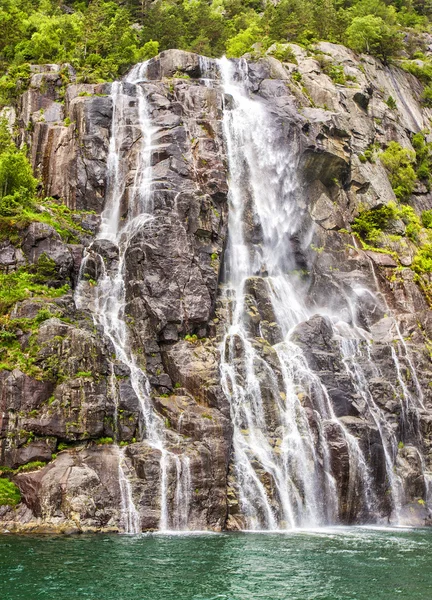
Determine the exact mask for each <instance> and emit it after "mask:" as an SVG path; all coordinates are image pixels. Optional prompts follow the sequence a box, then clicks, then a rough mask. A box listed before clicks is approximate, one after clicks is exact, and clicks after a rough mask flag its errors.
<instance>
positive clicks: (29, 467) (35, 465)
mask: <svg viewBox="0 0 432 600" xmlns="http://www.w3.org/2000/svg"><path fill="white" fill-rule="evenodd" d="M45 465H46V462H43V461H41V460H35V461H32V462H29V463H27V464H25V465H21V466H20V467H18V469H15V471H14V472H15V473H27V472H28V471H37V470H38V469H42V467H45Z"/></svg>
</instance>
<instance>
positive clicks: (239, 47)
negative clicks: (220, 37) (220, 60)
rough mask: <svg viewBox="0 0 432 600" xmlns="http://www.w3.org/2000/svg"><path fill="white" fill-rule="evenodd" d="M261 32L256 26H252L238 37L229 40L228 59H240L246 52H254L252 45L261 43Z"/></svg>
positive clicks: (227, 46) (227, 47)
mask: <svg viewBox="0 0 432 600" xmlns="http://www.w3.org/2000/svg"><path fill="white" fill-rule="evenodd" d="M260 37H261V31H260V30H259V29H258V27H257V26H256V25H251V26H250V27H248V28H247V29H244V30H243V31H240V32H239V33H238V34H237V35H235V36H234V37H232V38H231V39H230V40H228V42H227V45H226V54H227V56H228V57H240V56H242V55H243V54H246V52H251V51H252V44H255V43H256V42H258V41H259V39H260Z"/></svg>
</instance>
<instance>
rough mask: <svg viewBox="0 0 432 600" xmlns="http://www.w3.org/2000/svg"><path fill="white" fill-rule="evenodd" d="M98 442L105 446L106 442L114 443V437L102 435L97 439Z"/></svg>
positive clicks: (99, 444)
mask: <svg viewBox="0 0 432 600" xmlns="http://www.w3.org/2000/svg"><path fill="white" fill-rule="evenodd" d="M96 444H98V446H103V445H105V444H114V440H113V439H112V437H101V438H99V439H97V440H96Z"/></svg>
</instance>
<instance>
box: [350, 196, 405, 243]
mask: <svg viewBox="0 0 432 600" xmlns="http://www.w3.org/2000/svg"><path fill="white" fill-rule="evenodd" d="M397 217H398V213H397V209H396V206H395V204H393V203H389V204H387V205H386V206H381V207H379V208H373V209H371V210H364V211H362V212H361V213H360V214H359V216H358V217H356V218H355V219H354V222H353V225H352V230H353V231H354V232H355V233H358V234H359V235H360V237H362V238H363V239H365V240H366V241H369V242H376V240H377V239H378V237H379V235H380V234H381V232H382V231H383V230H385V229H386V228H387V227H388V226H389V224H390V223H391V221H393V220H395V219H397Z"/></svg>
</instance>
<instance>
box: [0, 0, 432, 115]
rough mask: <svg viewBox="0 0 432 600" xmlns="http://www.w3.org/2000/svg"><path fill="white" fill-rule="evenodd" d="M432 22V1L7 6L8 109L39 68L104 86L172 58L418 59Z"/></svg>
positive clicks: (3, 45) (3, 82)
mask: <svg viewBox="0 0 432 600" xmlns="http://www.w3.org/2000/svg"><path fill="white" fill-rule="evenodd" d="M431 16H432V4H431V3H430V2H429V1H415V2H413V1H412V0H393V1H391V0H280V2H278V3H273V2H266V1H265V0H188V1H184V0H155V1H153V2H142V0H127V1H126V2H120V0H90V1H88V0H87V1H85V2H81V1H79V0H66V2H64V3H58V2H56V1H54V0H36V2H33V3H31V2H29V1H28V0H3V2H2V5H1V9H0V23H1V25H2V34H3V35H2V39H1V41H0V75H2V76H1V77H0V104H8V103H10V102H11V101H13V99H14V98H16V97H17V95H18V94H19V93H21V92H22V91H23V90H24V89H25V88H26V86H27V85H28V83H29V75H30V71H29V64H30V63H36V64H37V63H39V64H43V63H70V64H71V65H72V66H73V67H74V68H75V69H76V70H77V73H78V78H79V80H80V81H82V82H89V83H95V82H99V81H104V80H112V79H115V78H116V77H118V76H119V75H121V74H123V73H124V72H125V71H126V70H127V69H128V68H129V66H130V65H131V64H133V63H135V62H138V61H140V60H145V59H147V58H150V57H152V56H155V55H156V54H157V53H158V52H159V51H162V50H166V49H168V48H181V49H184V50H190V51H193V52H199V53H201V54H205V55H208V56H221V55H222V54H224V53H226V54H227V55H228V56H241V55H242V54H244V53H245V52H251V51H253V50H254V49H255V50H257V49H258V50H259V51H265V50H267V49H268V48H269V47H270V46H272V45H273V44H274V43H276V44H277V46H276V49H275V51H274V52H273V54H274V56H276V57H277V58H280V59H281V60H287V61H293V60H294V57H293V55H292V54H291V52H290V49H289V47H286V46H284V44H286V43H287V42H296V43H299V44H303V45H305V46H308V45H309V44H311V43H313V42H316V41H318V40H328V41H331V42H338V43H344V44H347V45H349V46H350V47H351V48H353V49H354V50H355V51H357V52H367V53H370V54H373V55H375V56H377V57H379V58H382V59H383V60H385V61H387V60H389V59H391V58H392V57H395V56H398V55H399V54H400V53H401V50H402V49H403V50H404V51H405V54H406V55H408V57H409V58H416V57H418V55H419V53H422V52H423V50H424V41H423V40H422V37H421V33H422V32H424V31H427V29H428V26H429V19H430V18H431ZM407 62H409V61H407ZM408 68H415V67H412V66H410V67H408ZM334 75H335V76H336V77H337V78H339V74H338V73H335V74H334ZM62 77H64V80H65V82H66V81H67V77H68V74H67V71H66V70H65V71H64V72H63V73H62Z"/></svg>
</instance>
